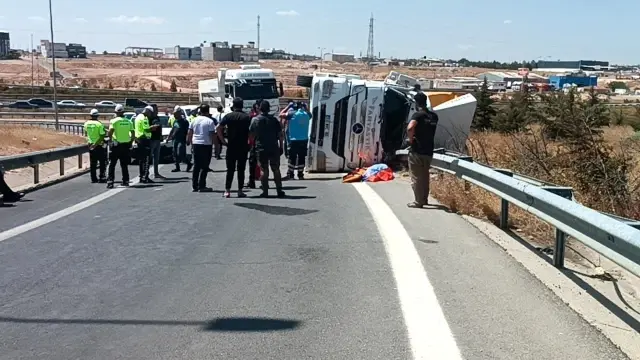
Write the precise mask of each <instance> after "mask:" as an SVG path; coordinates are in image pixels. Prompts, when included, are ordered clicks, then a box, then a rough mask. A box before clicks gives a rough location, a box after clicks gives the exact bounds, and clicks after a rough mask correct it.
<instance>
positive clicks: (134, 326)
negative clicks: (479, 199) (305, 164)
mask: <svg viewBox="0 0 640 360" xmlns="http://www.w3.org/2000/svg"><path fill="white" fill-rule="evenodd" d="M223 164H224V162H223V161H215V160H214V164H213V165H212V167H213V168H214V170H216V172H214V173H212V174H210V177H209V181H210V185H212V186H214V188H215V189H217V190H218V191H216V192H214V193H192V192H191V191H190V183H189V180H188V179H186V178H184V176H185V175H188V174H186V173H169V171H168V170H169V166H168V165H166V166H165V167H164V168H163V171H164V172H165V174H166V175H170V176H171V177H172V179H169V180H167V181H166V182H159V183H157V184H154V185H153V186H145V187H142V185H140V184H138V185H136V186H134V187H132V188H129V189H113V190H106V189H105V188H104V186H103V185H101V184H100V185H98V184H96V185H93V184H89V183H88V177H87V176H83V177H78V178H75V179H72V180H70V181H67V182H64V183H61V184H58V185H55V186H52V187H49V188H45V189H42V190H38V191H36V192H34V193H30V194H28V196H27V201H24V202H20V203H18V204H16V205H15V206H13V207H3V208H0V273H1V274H2V277H1V280H0V349H1V351H0V359H7V360H9V359H11V360H22V359H47V360H70V359H105V360H106V359H109V360H113V359H136V360H143V359H153V360H161V359H189V360H196V359H202V360H204V359H292V360H301V359H367V360H372V359H384V360H389V359H413V358H415V359H438V360H440V359H443V360H448V359H469V360H481V359H487V360H489V359H491V360H495V359H505V360H516V359H536V360H537V359H579V360H602V359H607V360H616V359H626V357H625V356H624V355H623V354H622V353H621V352H620V351H619V350H618V349H617V348H616V347H615V346H614V345H613V344H611V343H610V342H609V341H608V340H607V339H606V338H605V337H604V336H603V335H601V334H600V333H599V332H598V331H596V330H595V329H594V328H592V327H591V326H589V325H588V324H587V323H586V322H585V321H584V320H582V319H581V318H580V317H579V316H578V315H577V314H575V313H574V312H572V311H571V310H570V309H569V308H568V307H567V306H566V305H565V304H563V303H562V301H560V300H559V299H558V298H556V297H555V296H554V295H553V294H552V293H551V291H550V290H548V289H547V288H545V287H544V286H543V285H542V284H541V283H540V282H539V281H537V280H536V279H535V278H534V277H533V276H532V275H530V274H529V273H528V272H526V271H525V270H524V269H523V268H522V267H521V266H520V265H519V264H518V263H516V261H515V260H513V259H512V258H510V257H509V256H508V255H506V254H505V253H504V252H503V251H502V250H501V249H500V248H499V247H498V246H497V245H495V244H494V243H493V242H492V241H490V240H489V239H487V238H485V237H484V235H482V234H481V233H480V232H479V231H477V230H476V229H475V228H473V227H472V226H471V225H469V224H468V223H466V222H465V221H464V220H463V219H461V218H460V217H458V216H457V215H455V214H449V213H447V212H445V211H444V210H442V209H438V208H432V209H428V210H416V209H408V208H406V206H405V203H406V202H407V201H408V200H409V196H410V190H409V186H408V184H407V183H405V182H403V181H401V180H396V181H394V182H391V183H386V184H374V185H366V184H357V185H355V186H354V185H349V184H342V183H341V182H340V181H339V180H336V179H335V177H333V178H334V179H331V177H332V176H328V178H327V177H323V178H322V179H321V180H320V179H317V180H314V179H308V180H304V181H295V180H294V181H288V182H286V183H285V184H286V188H285V191H286V192H287V195H288V197H287V198H285V199H277V198H269V199H262V198H256V197H254V196H255V195H257V191H256V190H254V191H251V192H250V196H249V197H248V198H245V199H238V198H230V199H224V198H222V196H221V192H220V191H219V190H220V189H221V185H222V183H223V176H224V173H223V172H222V169H223V167H224V165H223ZM135 175H137V171H136V170H135V167H132V176H135Z"/></svg>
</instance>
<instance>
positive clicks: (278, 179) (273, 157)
mask: <svg viewBox="0 0 640 360" xmlns="http://www.w3.org/2000/svg"><path fill="white" fill-rule="evenodd" d="M258 163H259V164H260V171H261V172H262V174H260V182H261V183H262V192H263V193H266V192H267V191H268V190H269V169H271V171H273V182H274V183H276V190H277V191H278V192H280V191H282V175H281V174H280V153H275V154H272V153H268V152H264V151H260V152H258Z"/></svg>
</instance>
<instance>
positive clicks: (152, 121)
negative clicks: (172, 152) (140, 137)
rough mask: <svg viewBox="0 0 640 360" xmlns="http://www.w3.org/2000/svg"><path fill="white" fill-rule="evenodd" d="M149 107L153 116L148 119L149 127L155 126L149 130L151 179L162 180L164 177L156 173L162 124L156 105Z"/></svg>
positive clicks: (158, 163) (160, 145)
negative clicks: (151, 164)
mask: <svg viewBox="0 0 640 360" xmlns="http://www.w3.org/2000/svg"><path fill="white" fill-rule="evenodd" d="M151 107H153V114H152V115H151V116H150V117H149V125H157V126H156V127H155V128H152V129H151V161H152V162H153V177H154V179H162V178H164V176H162V175H160V172H159V171H158V165H160V149H161V147H162V122H161V121H160V117H159V116H158V105H156V104H151ZM147 177H148V175H147Z"/></svg>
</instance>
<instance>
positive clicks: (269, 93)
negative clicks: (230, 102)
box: [234, 79, 279, 100]
mask: <svg viewBox="0 0 640 360" xmlns="http://www.w3.org/2000/svg"><path fill="white" fill-rule="evenodd" d="M234 86H235V96H238V97H241V98H242V99H243V100H259V99H276V98H278V97H279V95H278V88H277V86H276V81H275V79H273V80H250V81H248V82H247V83H240V84H238V83H236V84H234Z"/></svg>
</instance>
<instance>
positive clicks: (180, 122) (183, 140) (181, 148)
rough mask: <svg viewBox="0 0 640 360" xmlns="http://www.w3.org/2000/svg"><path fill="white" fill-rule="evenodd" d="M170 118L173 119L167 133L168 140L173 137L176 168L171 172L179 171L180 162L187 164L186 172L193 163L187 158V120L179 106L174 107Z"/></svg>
mask: <svg viewBox="0 0 640 360" xmlns="http://www.w3.org/2000/svg"><path fill="white" fill-rule="evenodd" d="M174 110H175V111H174V113H173V115H172V118H173V119H174V121H173V125H172V128H171V133H170V134H169V140H172V139H173V159H174V161H175V163H176V168H175V169H173V170H171V172H179V171H180V163H185V164H187V172H189V171H191V168H192V166H193V164H192V163H191V161H189V160H188V159H187V134H188V133H189V120H187V119H185V117H184V113H183V112H182V109H181V108H180V107H179V106H176V109H174Z"/></svg>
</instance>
